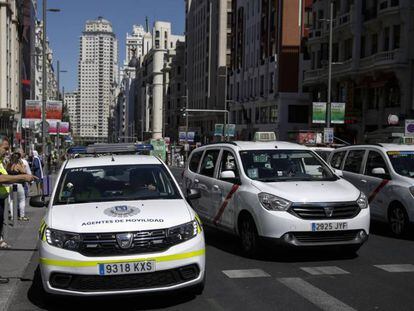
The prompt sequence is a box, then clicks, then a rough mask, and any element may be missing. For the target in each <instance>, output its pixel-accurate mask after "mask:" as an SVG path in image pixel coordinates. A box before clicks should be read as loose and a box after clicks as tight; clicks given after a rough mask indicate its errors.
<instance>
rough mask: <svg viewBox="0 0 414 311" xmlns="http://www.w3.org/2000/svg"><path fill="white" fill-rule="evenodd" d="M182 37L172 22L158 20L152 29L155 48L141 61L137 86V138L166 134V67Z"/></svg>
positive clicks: (159, 136) (160, 136) (157, 136)
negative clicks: (174, 29)
mask: <svg viewBox="0 0 414 311" xmlns="http://www.w3.org/2000/svg"><path fill="white" fill-rule="evenodd" d="M184 41H185V38H184V37H183V36H177V35H173V34H172V33H171V23H169V22H162V21H157V22H155V23H154V27H153V29H152V49H150V50H149V52H148V53H147V54H146V55H145V56H144V57H143V61H142V63H139V65H138V69H137V76H136V81H135V85H136V88H137V89H138V90H137V95H136V100H137V104H136V109H137V110H136V116H137V117H136V119H135V120H136V126H135V132H136V133H137V135H138V137H142V138H153V139H160V138H162V137H163V136H164V134H165V103H166V102H167V95H168V94H167V92H168V88H169V76H168V73H167V68H168V66H169V64H170V62H171V61H172V51H174V50H175V48H176V45H177V42H184Z"/></svg>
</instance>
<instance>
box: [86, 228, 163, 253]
mask: <svg viewBox="0 0 414 311" xmlns="http://www.w3.org/2000/svg"><path fill="white" fill-rule="evenodd" d="M132 233H133V235H134V238H133V242H132V244H131V246H130V247H129V248H126V249H123V248H121V247H120V246H119V244H118V242H117V239H116V236H117V234H118V233H84V234H81V243H80V247H79V252H80V253H81V254H82V255H85V256H90V257H97V256H123V255H125V256H126V255H133V254H144V253H152V252H160V251H164V250H166V249H168V248H169V247H170V246H171V243H170V242H169V240H168V238H167V236H166V230H149V231H138V232H132Z"/></svg>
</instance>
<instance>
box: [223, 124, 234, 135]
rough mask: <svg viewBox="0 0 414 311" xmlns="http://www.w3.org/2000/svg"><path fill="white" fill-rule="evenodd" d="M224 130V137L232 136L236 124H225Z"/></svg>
mask: <svg viewBox="0 0 414 311" xmlns="http://www.w3.org/2000/svg"><path fill="white" fill-rule="evenodd" d="M224 131H225V133H226V135H225V136H226V137H234V136H235V135H236V124H226V126H225V129H224Z"/></svg>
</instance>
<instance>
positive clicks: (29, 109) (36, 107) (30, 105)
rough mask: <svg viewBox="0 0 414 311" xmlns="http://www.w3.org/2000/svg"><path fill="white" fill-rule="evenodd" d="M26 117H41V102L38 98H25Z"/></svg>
mask: <svg viewBox="0 0 414 311" xmlns="http://www.w3.org/2000/svg"><path fill="white" fill-rule="evenodd" d="M25 106H26V107H25V114H24V115H25V118H26V119H41V118H42V102H41V101H40V100H26V105H25Z"/></svg>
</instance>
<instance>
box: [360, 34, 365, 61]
mask: <svg viewBox="0 0 414 311" xmlns="http://www.w3.org/2000/svg"><path fill="white" fill-rule="evenodd" d="M365 48H366V47H365V36H362V37H361V52H360V53H361V58H364V57H365Z"/></svg>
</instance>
